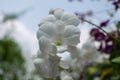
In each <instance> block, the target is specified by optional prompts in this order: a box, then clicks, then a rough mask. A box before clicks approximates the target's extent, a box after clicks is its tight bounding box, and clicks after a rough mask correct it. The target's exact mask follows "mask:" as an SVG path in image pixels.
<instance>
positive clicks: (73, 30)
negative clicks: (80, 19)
mask: <svg viewBox="0 0 120 80" xmlns="http://www.w3.org/2000/svg"><path fill="white" fill-rule="evenodd" d="M63 35H64V37H65V39H66V40H67V44H68V45H71V46H76V45H77V44H78V43H79V42H80V40H79V39H80V30H79V29H78V28H77V27H75V26H72V25H69V26H66V28H65V30H64V34H63Z"/></svg>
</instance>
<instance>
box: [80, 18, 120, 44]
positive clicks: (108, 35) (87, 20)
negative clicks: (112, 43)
mask: <svg viewBox="0 0 120 80" xmlns="http://www.w3.org/2000/svg"><path fill="white" fill-rule="evenodd" d="M79 19H80V20H83V21H85V22H87V23H89V24H91V25H93V26H95V27H97V28H98V29H100V30H102V31H103V32H104V33H105V34H107V35H108V36H110V37H112V38H113V39H114V40H116V41H118V42H119V43H120V40H118V39H117V38H116V37H114V36H112V35H111V34H109V33H108V32H106V31H105V30H104V29H102V28H101V27H100V26H98V25H96V24H94V23H92V22H90V21H88V20H86V19H83V18H80V17H79Z"/></svg>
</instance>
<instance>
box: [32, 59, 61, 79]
mask: <svg viewBox="0 0 120 80" xmlns="http://www.w3.org/2000/svg"><path fill="white" fill-rule="evenodd" d="M51 58H52V59H51ZM56 63H58V62H56V60H54V58H53V57H48V58H46V59H35V60H34V65H35V67H36V69H37V70H38V72H39V73H40V74H41V75H42V76H43V77H45V78H55V77H57V76H58V75H59V71H58V68H57V64H56Z"/></svg>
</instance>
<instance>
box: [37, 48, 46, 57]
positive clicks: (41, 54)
mask: <svg viewBox="0 0 120 80" xmlns="http://www.w3.org/2000/svg"><path fill="white" fill-rule="evenodd" d="M46 55H47V54H45V53H42V52H41V51H40V50H38V51H37V57H38V58H44V57H46Z"/></svg>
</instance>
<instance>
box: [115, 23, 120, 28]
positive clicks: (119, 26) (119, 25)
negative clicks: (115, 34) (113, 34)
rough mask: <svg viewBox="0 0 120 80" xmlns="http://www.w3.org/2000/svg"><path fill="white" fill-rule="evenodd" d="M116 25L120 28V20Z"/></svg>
mask: <svg viewBox="0 0 120 80" xmlns="http://www.w3.org/2000/svg"><path fill="white" fill-rule="evenodd" d="M116 27H117V28H118V29H119V28H120V21H119V22H118V23H117V24H116Z"/></svg>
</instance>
